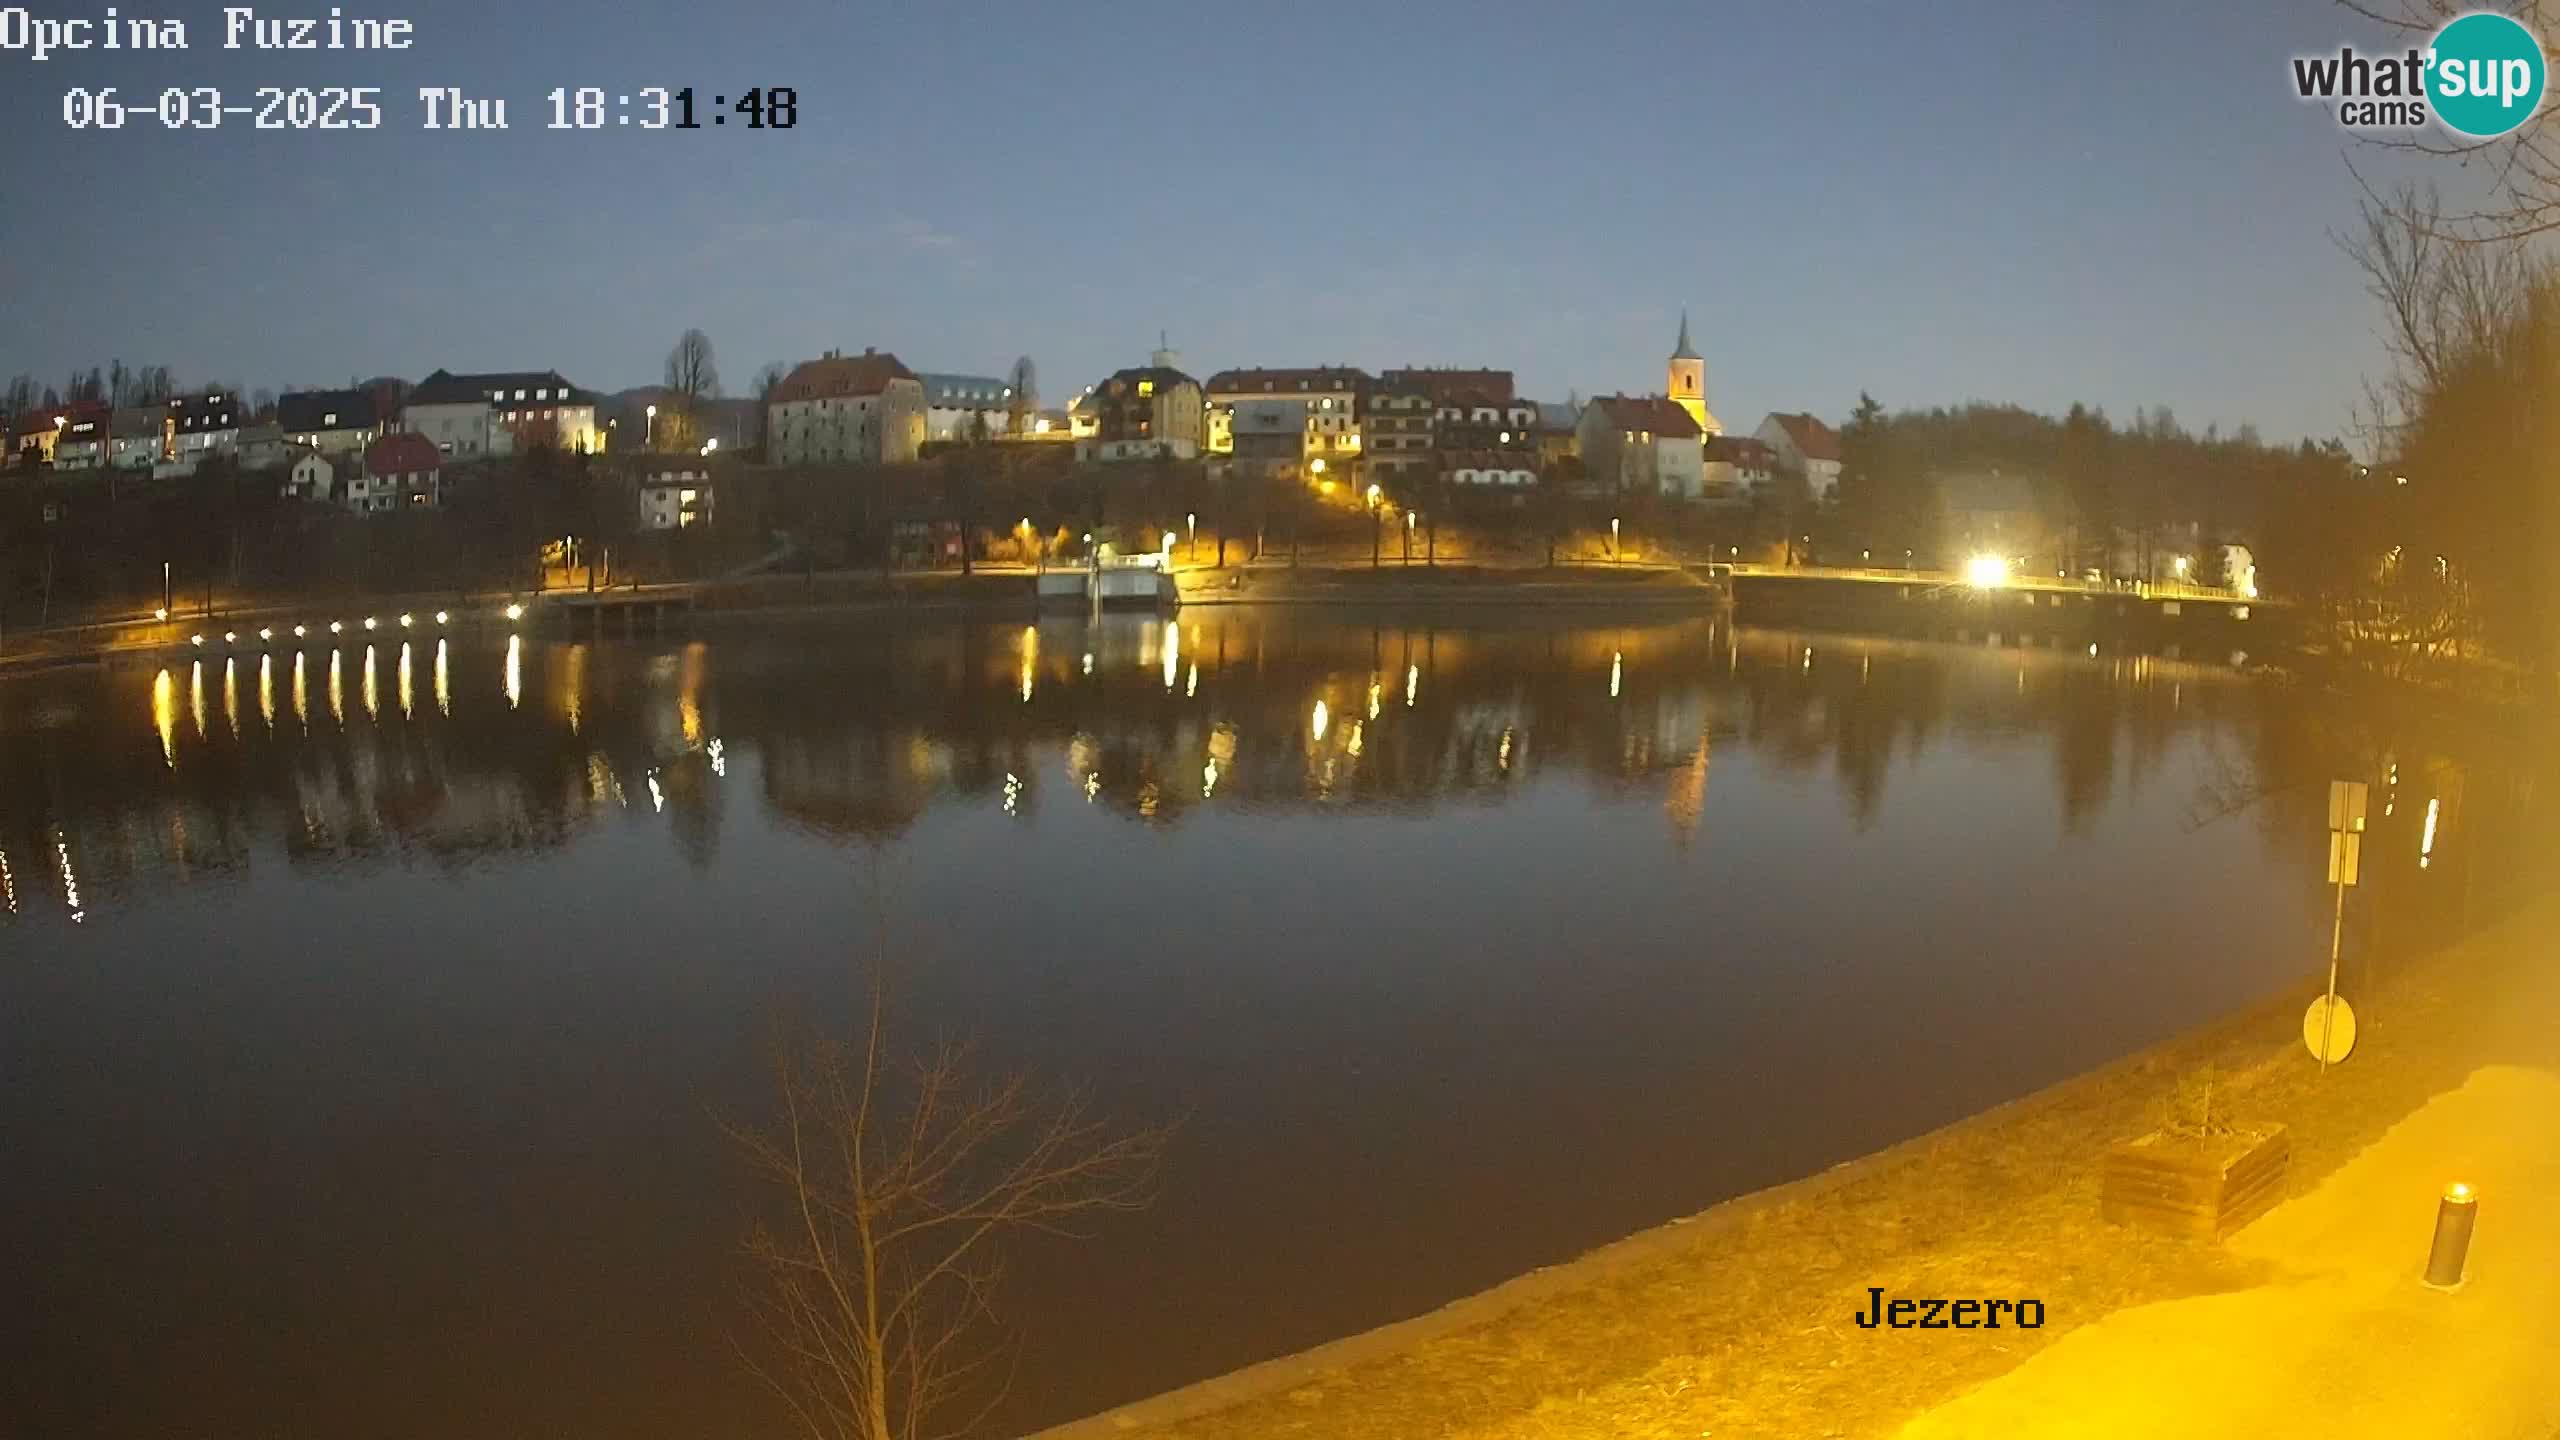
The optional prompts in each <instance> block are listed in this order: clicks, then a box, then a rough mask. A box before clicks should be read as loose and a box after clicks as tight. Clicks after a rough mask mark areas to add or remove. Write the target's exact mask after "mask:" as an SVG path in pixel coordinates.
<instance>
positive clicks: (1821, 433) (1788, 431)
mask: <svg viewBox="0 0 2560 1440" xmlns="http://www.w3.org/2000/svg"><path fill="white" fill-rule="evenodd" d="M1751 433H1752V438H1754V439H1756V440H1758V441H1760V442H1761V443H1762V444H1764V445H1767V446H1768V447H1769V448H1770V449H1772V450H1774V451H1776V452H1777V454H1778V463H1779V464H1780V465H1781V466H1783V467H1785V468H1786V469H1789V470H1793V471H1795V472H1797V473H1798V474H1801V475H1803V476H1804V483H1805V489H1806V490H1807V491H1809V492H1811V494H1812V496H1813V498H1814V499H1816V500H1823V501H1830V500H1837V499H1839V498H1840V433H1839V432H1838V431H1836V430H1834V429H1832V428H1831V427H1830V426H1828V425H1825V424H1823V423H1822V422H1821V421H1820V420H1817V419H1815V418H1814V417H1813V416H1811V415H1786V414H1772V415H1771V416H1770V417H1769V418H1768V419H1766V420H1763V421H1761V422H1760V428H1759V429H1757V430H1755V431H1753V432H1751Z"/></svg>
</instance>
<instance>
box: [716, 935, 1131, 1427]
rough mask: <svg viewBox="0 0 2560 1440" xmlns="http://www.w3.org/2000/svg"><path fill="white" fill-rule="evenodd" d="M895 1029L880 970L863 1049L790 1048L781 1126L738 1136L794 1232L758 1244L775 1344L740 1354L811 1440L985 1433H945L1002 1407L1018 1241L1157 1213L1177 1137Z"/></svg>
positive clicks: (759, 1294)
mask: <svg viewBox="0 0 2560 1440" xmlns="http://www.w3.org/2000/svg"><path fill="white" fill-rule="evenodd" d="M891 1020H892V1015H891V995H890V987H889V985H888V982H887V978H886V971H885V967H883V966H882V965H880V964H878V963H876V962H875V964H874V965H873V966H872V972H871V976H870V982H869V994H868V999H867V1006H866V1014H865V1016H864V1018H863V1024H862V1031H861V1035H860V1038H859V1040H858V1041H857V1043H856V1044H854V1045H851V1046H847V1045H843V1044H840V1043H837V1042H834V1041H830V1040H826V1039H822V1038H820V1039H811V1038H805V1037H792V1036H788V1035H785V1036H780V1037H778V1038H777V1040H776V1042H775V1046H774V1072H775V1082H776V1086H777V1090H778V1099H779V1113H778V1115H777V1116H776V1117H775V1119H774V1121H773V1122H772V1124H771V1125H770V1126H768V1127H763V1128H757V1127H749V1126H743V1125H735V1124H732V1125H728V1126H726V1127H725V1128H726V1129H727V1130H728V1133H729V1134H730V1136H731V1137H732V1139H733V1140H734V1141H735V1142H736V1143H737V1145H738V1148H739V1151H740V1153H741V1155H742V1156H743V1157H744V1158H745V1159H746V1161H747V1163H748V1165H749V1167H750V1169H751V1170H752V1171H753V1172H754V1173H755V1174H756V1175H758V1176H759V1177H760V1178H761V1179H762V1180H763V1181H764V1182H765V1183H766V1185H767V1187H768V1189H769V1190H770V1191H771V1192H772V1193H773V1195H774V1196H775V1198H776V1200H777V1202H778V1205H777V1208H778V1210H779V1212H780V1215H781V1217H782V1220H783V1223H782V1224H780V1225H779V1226H765V1227H760V1228H759V1229H757V1230H756V1231H755V1232H754V1233H752V1234H751V1235H750V1236H749V1238H748V1240H747V1242H746V1245H745V1252H746V1255H747V1258H748V1260H749V1262H750V1263H751V1265H752V1266H753V1268H754V1270H755V1272H756V1274H757V1276H758V1283H757V1286H756V1290H755V1294H754V1296H753V1298H752V1299H751V1301H750V1306H749V1308H750V1311H751V1313H752V1314H753V1316H754V1319H755V1322H756V1324H757V1327H758V1328H759V1329H760V1330H761V1331H762V1332H763V1335H764V1344H763V1346H762V1347H761V1348H760V1349H759V1350H756V1351H752V1352H751V1351H749V1350H748V1349H747V1348H746V1347H743V1346H742V1347H740V1352H741V1355H742V1356H743V1357H744V1358H745V1359H746V1360H747V1363H748V1367H749V1369H750V1370H751V1371H752V1372H753V1373H754V1374H755V1375H756V1376H757V1377H758V1378H759V1379H760V1380H761V1381H762V1382H763V1383H764V1384H765V1385H766V1386H767V1387H768V1388H770V1389H772V1390H773V1391H775V1393H776V1394H777V1395H779V1396H780V1397H781V1398H782V1401H783V1404H784V1408H785V1410H786V1411H787V1412H788V1414H789V1416H790V1417H791V1420H792V1422H793V1424H794V1426H795V1427H796V1428H797V1429H798V1431H799V1432H800V1433H802V1434H804V1435H807V1436H810V1437H812V1440H927V1437H934V1436H941V1435H953V1434H959V1433H962V1429H965V1428H966V1427H967V1426H969V1425H974V1424H975V1423H976V1419H975V1418H969V1419H966V1420H964V1421H963V1422H962V1427H961V1428H959V1429H951V1428H944V1427H945V1426H946V1425H947V1424H949V1423H950V1419H949V1417H954V1416H958V1415H960V1414H961V1413H962V1411H963V1410H964V1409H966V1408H968V1407H965V1406H964V1405H963V1403H962V1402H964V1401H967V1400H969V1399H971V1398H972V1397H976V1398H977V1400H978V1405H977V1408H976V1416H977V1417H983V1415H984V1413H986V1407H991V1406H992V1405H994V1404H995V1403H996V1402H997V1401H998V1400H1000V1399H1001V1398H1002V1393H1003V1387H1002V1385H1001V1384H991V1383H990V1377H991V1372H992V1371H993V1369H994V1367H995V1366H996V1364H997V1362H998V1360H999V1359H1000V1358H1002V1356H1003V1354H1004V1351H1005V1348H1006V1347H1004V1346H1003V1345H1002V1344H1001V1343H999V1340H998V1338H997V1337H996V1336H995V1334H994V1333H993V1332H994V1329H995V1326H994V1322H995V1320H996V1318H997V1313H996V1307H995V1299H994V1297H995V1292H996V1288H997V1284H998V1282H999V1280H1000V1279H1001V1278H1002V1274H1003V1264H1002V1260H1003V1256H1002V1248H1003V1244H1004V1242H1005V1240H1006V1239H1007V1237H1008V1236H1011V1235H1016V1234H1020V1233H1023V1232H1033V1233H1045V1234H1054V1235H1075V1234H1078V1233H1080V1231H1081V1226H1080V1225H1079V1223H1078V1222H1079V1221H1080V1220H1082V1219H1085V1218H1090V1217H1092V1216H1095V1215H1099V1214H1102V1213H1108V1212H1114V1211H1122V1210H1130V1209H1135V1208H1138V1207H1139V1206H1142V1205H1144V1204H1146V1203H1147V1202H1148V1200H1149V1199H1150V1198H1151V1191H1152V1182H1153V1177H1154V1173H1155V1169H1156V1166H1157V1163H1158V1161H1159V1160H1160V1158H1161V1156H1162V1154H1163V1150H1164V1145H1165V1142H1166V1139H1167V1136H1168V1132H1167V1131H1165V1130H1162V1129H1152V1130H1139V1131H1134V1132H1120V1131H1116V1130H1114V1129H1113V1128H1112V1127H1111V1126H1109V1125H1107V1124H1106V1123H1105V1122H1103V1121H1102V1120H1101V1119H1100V1118H1099V1117H1098V1116H1097V1115H1096V1114H1095V1113H1094V1111H1093V1109H1092V1106H1091V1101H1090V1098H1089V1097H1088V1096H1086V1095H1085V1094H1084V1093H1082V1092H1068V1093H1066V1094H1065V1095H1064V1096H1063V1097H1062V1098H1060V1099H1057V1100H1055V1101H1044V1100H1043V1099H1042V1098H1041V1096H1040V1094H1039V1092H1038V1090H1037V1089H1036V1088H1035V1087H1034V1085H1033V1083H1032V1082H1031V1081H1030V1079H1029V1078H1028V1077H1026V1076H1022V1075H1018V1074H1017V1075H1005V1076H1000V1077H998V1078H996V1079H994V1080H991V1081H986V1082H973V1081H972V1079H971V1073H970V1072H971V1068H972V1060H973V1057H972V1055H971V1052H970V1050H969V1048H968V1047H967V1046H965V1045H960V1044H956V1043H944V1044H941V1045H939V1046H936V1047H935V1048H933V1049H932V1050H930V1051H927V1052H924V1053H922V1054H920V1055H917V1056H915V1057H912V1058H902V1057H900V1056H898V1055H896V1054H895V1053H894V1050H895V1047H894V1045H893V1043H892V1038H891V1037H892V1024H891ZM1008 1383H1009V1377H1008ZM989 1391H992V1393H991V1394H990V1393H986V1392H989Z"/></svg>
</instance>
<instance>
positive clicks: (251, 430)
mask: <svg viewBox="0 0 2560 1440" xmlns="http://www.w3.org/2000/svg"><path fill="white" fill-rule="evenodd" d="M302 449H303V447H302V446H300V445H297V444H295V443H294V442H293V441H291V440H288V439H286V438H285V434H284V427H283V426H281V425H278V424H276V423H275V422H274V421H272V420H270V421H266V422H264V423H262V424H256V425H243V426H241V427H240V435H239V438H238V439H237V440H235V441H234V442H233V444H232V450H233V452H234V453H236V454H237V455H238V456H239V457H240V468H242V469H244V470H271V469H274V468H275V467H277V466H279V465H290V464H292V463H293V461H294V459H295V458H296V457H297V456H299V455H300V454H301V452H302Z"/></svg>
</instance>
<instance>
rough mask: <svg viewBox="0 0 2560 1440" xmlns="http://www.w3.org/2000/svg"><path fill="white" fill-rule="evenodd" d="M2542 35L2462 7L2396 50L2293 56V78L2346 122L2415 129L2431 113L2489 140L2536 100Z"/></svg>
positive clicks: (2347, 49) (2456, 129) (2524, 115)
mask: <svg viewBox="0 0 2560 1440" xmlns="http://www.w3.org/2000/svg"><path fill="white" fill-rule="evenodd" d="M2542 81H2543V57H2542V42H2541V41H2540V40H2537V39H2535V38H2534V35H2533V32H2532V31H2530V30H2527V29H2526V28H2524V26H2522V25H2520V24H2518V23H2517V22H2516V21H2515V20H2514V19H2513V18H2512V17H2510V16H2506V15H2500V14H2497V13H2496V12H2494V11H2488V10H2483V11H2478V12H2476V13H2473V14H2470V15H2465V16H2462V17H2460V18H2459V19H2456V20H2454V21H2453V22H2452V23H2450V24H2448V25H2446V26H2445V27H2444V28H2443V29H2441V30H2439V31H2437V32H2436V33H2435V38H2434V39H2432V40H2429V41H2428V42H2427V43H2426V45H2425V47H2424V48H2421V49H2411V50H2406V51H2403V52H2401V53H2399V54H2396V55H2387V54H2372V55H2368V54H2365V53H2363V52H2361V51H2359V50H2357V49H2355V48H2354V47H2352V46H2340V47H2339V49H2338V53H2337V54H2335V55H2306V56H2296V57H2294V62H2293V86H2294V90H2295V92H2296V93H2297V94H2299V95H2300V96H2301V97H2302V98H2303V99H2305V100H2316V101H2319V102H2320V103H2321V104H2322V105H2323V106H2328V107H2334V108H2335V111H2336V114H2337V117H2338V123H2339V124H2340V125H2343V126H2345V127H2346V128H2348V129H2350V130H2365V131H2372V130H2414V129H2417V128H2418V127H2420V126H2422V125H2425V124H2427V123H2428V122H2429V121H2433V122H2434V123H2436V124H2438V125H2441V126H2443V127H2444V128H2445V129H2447V130H2450V131H2452V132H2453V133H2454V134H2456V135H2458V136H2461V137H2463V138H2464V139H2469V140H2494V139H2496V138H2497V137H2498V136H2501V135H2504V134H2506V133H2507V132H2508V131H2510V130H2513V129H2515V128H2516V127H2517V126H2519V125H2522V124H2523V123H2524V122H2526V121H2527V120H2530V119H2532V118H2533V116H2534V113H2535V112H2536V111H2538V110H2540V109H2541V108H2542Z"/></svg>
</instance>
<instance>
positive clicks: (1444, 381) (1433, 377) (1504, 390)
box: [1378, 365, 1514, 404]
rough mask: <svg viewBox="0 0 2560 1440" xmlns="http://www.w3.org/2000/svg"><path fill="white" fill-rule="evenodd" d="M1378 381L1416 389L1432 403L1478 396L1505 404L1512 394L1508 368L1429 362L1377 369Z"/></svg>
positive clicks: (1397, 386) (1392, 387) (1381, 384)
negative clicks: (1457, 366)
mask: <svg viewBox="0 0 2560 1440" xmlns="http://www.w3.org/2000/svg"><path fill="white" fill-rule="evenodd" d="M1378 384H1379V386H1381V387H1382V388H1385V389H1390V390H1419V391H1421V392H1422V393H1423V394H1425V395H1428V396H1430V397H1431V398H1432V400H1433V401H1434V402H1435V403H1436V402H1439V401H1444V400H1449V399H1452V398H1456V397H1465V398H1470V399H1473V398H1479V397H1480V398H1483V399H1486V400H1490V401H1493V402H1494V403H1496V404H1508V403H1509V402H1510V400H1511V397H1512V395H1513V393H1514V391H1513V388H1512V380H1511V372H1510V371H1508V370H1450V369H1442V368H1440V367H1438V366H1432V365H1418V366H1413V365H1409V366H1407V367H1405V368H1404V369H1402V370H1382V371H1380V372H1379V373H1378Z"/></svg>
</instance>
